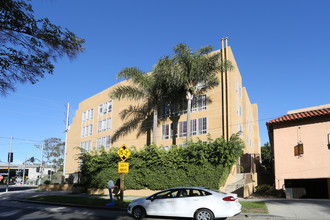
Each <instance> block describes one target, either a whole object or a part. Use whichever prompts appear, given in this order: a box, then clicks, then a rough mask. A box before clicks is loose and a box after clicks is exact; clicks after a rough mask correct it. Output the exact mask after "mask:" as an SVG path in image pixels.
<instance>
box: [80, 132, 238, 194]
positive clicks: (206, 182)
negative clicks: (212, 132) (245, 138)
mask: <svg viewBox="0 0 330 220" xmlns="http://www.w3.org/2000/svg"><path fill="white" fill-rule="evenodd" d="M243 148H244V143H243V142H242V140H241V139H240V138H239V137H238V136H236V135H233V136H232V137H231V139H230V141H229V142H226V141H225V140H224V138H217V139H216V140H212V139H211V138H210V137H209V139H208V141H207V142H206V143H203V142H202V141H200V140H198V141H197V143H192V142H188V143H186V146H185V147H182V146H173V147H172V148H170V149H169V150H168V151H167V150H165V149H164V148H163V147H157V146H155V145H150V146H146V147H144V148H143V149H141V150H136V149H135V148H134V147H131V148H130V151H131V156H130V157H129V158H128V160H127V162H129V173H128V174H126V175H125V184H124V185H125V189H145V188H148V189H152V190H161V189H166V188H170V187H176V186H189V185H193V186H204V187H208V188H215V189H218V188H219V187H220V186H222V185H223V184H224V182H225V180H226V178H227V176H228V174H229V171H230V169H231V167H232V165H233V164H234V163H236V161H237V159H238V157H240V156H241V155H242V153H243ZM117 150H118V148H111V149H110V150H109V151H105V150H104V149H103V150H101V151H97V152H96V151H95V152H91V153H88V152H85V153H83V154H82V155H81V157H80V159H81V161H82V165H81V183H82V184H84V185H85V186H86V187H88V188H100V189H103V188H107V183H108V181H109V180H110V179H111V180H113V181H114V182H116V181H117V180H118V179H119V178H120V174H118V162H119V161H120V158H119V156H118V155H117Z"/></svg>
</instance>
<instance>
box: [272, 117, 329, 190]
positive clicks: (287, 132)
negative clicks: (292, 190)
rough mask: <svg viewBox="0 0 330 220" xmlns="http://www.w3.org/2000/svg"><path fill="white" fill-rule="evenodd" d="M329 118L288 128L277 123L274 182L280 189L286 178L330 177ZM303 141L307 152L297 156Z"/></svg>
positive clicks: (275, 128) (275, 131)
mask: <svg viewBox="0 0 330 220" xmlns="http://www.w3.org/2000/svg"><path fill="white" fill-rule="evenodd" d="M328 133H330V121H326V122H324V121H318V122H317V121H315V122H313V123H308V124H300V125H298V124H296V125H291V126H289V127H275V126H274V158H275V184H276V189H281V188H282V187H283V185H284V180H285V179H314V178H330V162H329V161H330V150H329V149H328V147H327V144H328V143H327V134H328ZM299 141H301V142H302V143H303V149H304V153H303V155H301V156H295V155H294V146H296V145H297V143H298V142H299Z"/></svg>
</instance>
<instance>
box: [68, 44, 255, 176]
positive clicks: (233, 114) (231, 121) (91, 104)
mask: <svg viewBox="0 0 330 220" xmlns="http://www.w3.org/2000/svg"><path fill="white" fill-rule="evenodd" d="M224 43H225V44H226V46H224ZM222 45H223V48H222V49H220V50H218V51H214V53H222V54H223V57H225V58H226V59H227V60H230V61H231V62H232V64H233V66H234V69H233V70H232V71H228V72H223V73H221V72H219V73H218V76H219V79H220V84H219V86H218V87H216V88H214V89H212V90H210V91H208V92H207V93H206V94H203V95H200V96H198V97H194V99H193V101H192V106H191V107H192V113H191V128H192V129H191V138H192V140H197V138H199V139H201V140H207V135H208V134H210V135H211V137H212V138H213V139H215V138H218V137H221V136H224V137H225V138H226V139H228V138H230V136H231V135H232V134H236V133H237V132H240V135H241V138H242V139H243V140H244V142H245V144H246V148H245V153H247V154H249V155H258V154H260V137H259V126H258V106H257V104H251V102H250V99H249V97H248V93H247V90H246V88H245V87H243V86H242V77H241V74H240V72H239V68H238V66H237V63H236V61H235V58H234V55H233V52H232V50H231V47H229V46H227V40H226V41H223V44H222ZM125 83H128V82H127V81H123V82H120V83H118V84H125ZM115 86H116V85H114V86H112V87H110V88H108V89H106V90H104V91H102V92H100V93H98V94H96V95H94V96H92V97H90V98H87V99H86V100H84V101H82V102H81V103H80V104H79V109H78V110H77V111H76V115H75V117H74V118H73V122H72V124H71V125H70V129H69V131H68V138H67V155H66V170H65V173H66V174H73V173H77V172H79V160H78V156H79V153H80V149H79V147H81V148H83V149H85V150H86V151H93V150H98V149H100V147H101V146H103V147H104V148H105V149H109V148H112V147H120V146H122V145H123V144H125V145H126V146H128V147H130V146H132V145H134V146H135V147H136V148H143V147H144V146H145V145H146V144H150V142H151V141H152V138H151V137H152V120H145V121H144V122H142V123H141V124H140V127H137V128H135V129H132V130H127V131H125V132H124V133H123V135H122V136H120V137H119V138H118V139H116V140H115V141H113V140H112V136H113V135H114V133H115V132H116V131H117V130H118V129H119V128H120V127H122V126H123V124H124V123H125V122H127V120H126V119H122V118H121V116H120V113H121V112H122V111H123V110H125V109H127V107H128V106H130V105H132V104H137V103H132V101H131V100H126V99H122V100H120V101H118V100H111V99H110V98H109V92H110V91H111V90H112V89H113V88H114V87H115ZM210 100H211V101H210ZM186 105H187V103H186V102H185V101H184V100H182V102H181V103H178V105H177V106H181V107H178V108H176V109H175V110H173V108H172V109H171V106H168V105H165V104H164V105H163V107H162V111H161V112H160V113H159V117H161V118H162V122H161V123H159V124H158V129H157V145H159V146H161V145H162V146H164V148H166V149H167V148H170V147H171V146H172V145H173V144H176V145H180V144H183V143H184V142H185V140H186V135H187V122H186V119H187V112H186Z"/></svg>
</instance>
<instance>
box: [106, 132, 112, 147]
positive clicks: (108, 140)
mask: <svg viewBox="0 0 330 220" xmlns="http://www.w3.org/2000/svg"><path fill="white" fill-rule="evenodd" d="M110 144H111V141H110V135H108V136H106V137H105V148H110Z"/></svg>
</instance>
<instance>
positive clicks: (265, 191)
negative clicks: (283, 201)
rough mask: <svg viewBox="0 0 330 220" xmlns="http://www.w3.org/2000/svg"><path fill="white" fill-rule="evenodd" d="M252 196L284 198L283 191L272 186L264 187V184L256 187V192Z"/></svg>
mask: <svg viewBox="0 0 330 220" xmlns="http://www.w3.org/2000/svg"><path fill="white" fill-rule="evenodd" d="M254 195H257V196H272V197H284V193H283V190H276V189H275V188H274V187H273V186H270V185H266V184H263V185H259V186H257V187H256V192H255V193H254Z"/></svg>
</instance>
